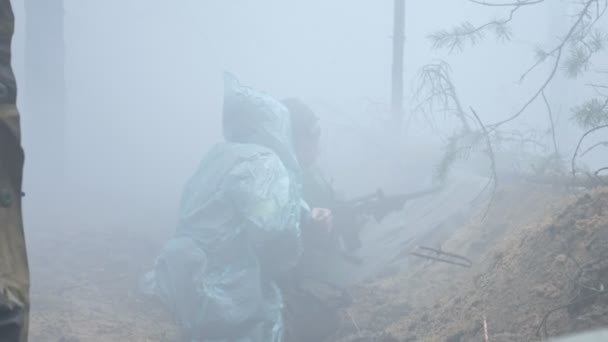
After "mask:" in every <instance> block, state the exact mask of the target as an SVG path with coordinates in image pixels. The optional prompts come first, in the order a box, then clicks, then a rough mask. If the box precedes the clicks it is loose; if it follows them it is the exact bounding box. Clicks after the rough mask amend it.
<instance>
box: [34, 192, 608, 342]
mask: <svg viewBox="0 0 608 342" xmlns="http://www.w3.org/2000/svg"><path fill="white" fill-rule="evenodd" d="M480 210H482V211H483V208H480ZM68 221H69V222H73V220H68ZM66 222H67V221H66ZM76 222H77V224H70V225H65V228H62V229H61V230H48V231H44V230H42V229H38V230H36V231H30V232H28V243H29V245H28V248H29V253H30V265H31V272H32V282H33V287H32V295H31V296H32V303H33V304H32V312H31V322H30V330H31V333H30V340H31V341H34V342H38V341H43V342H55V341H57V342H81V341H82V342H84V341H87V342H88V341H92V342H96V341H167V342H168V341H176V340H177V336H178V334H177V331H176V329H175V325H174V324H173V322H172V320H171V318H170V317H169V316H168V315H167V314H166V313H165V312H164V310H162V309H161V308H160V307H159V306H156V305H154V304H150V303H147V302H146V301H142V300H141V299H140V298H139V297H138V295H137V294H136V292H137V291H136V289H137V282H138V279H139V277H140V276H141V275H142V274H143V272H145V271H146V269H147V268H149V267H150V266H151V263H152V260H153V259H154V256H155V255H156V253H157V252H158V250H159V248H160V247H161V245H162V242H163V240H164V238H166V237H165V236H164V235H165V232H163V233H158V232H156V233H154V232H152V233H149V232H148V233H146V234H144V232H143V231H141V229H135V228H132V229H128V230H126V229H125V227H124V226H120V225H118V224H117V225H114V226H113V225H110V226H103V227H100V225H99V224H96V223H95V222H87V220H86V219H82V220H77V221H76ZM26 223H27V221H26ZM87 224H88V225H89V226H87ZM142 229H143V228H142ZM148 229H149V227H148ZM165 229H166V227H165ZM606 246H608V188H596V189H594V190H589V191H579V192H576V193H574V192H572V191H567V190H564V189H558V188H555V187H551V186H544V185H533V184H531V183H523V182H519V183H518V182H511V183H509V184H503V185H501V187H499V188H498V189H497V192H496V196H495V199H494V201H493V203H492V204H491V207H490V209H489V212H488V215H487V217H486V218H485V220H481V219H480V217H478V216H477V217H473V218H471V219H470V220H469V222H468V223H467V224H466V225H465V226H464V227H463V228H461V229H459V230H458V231H456V232H455V233H454V234H453V235H452V236H450V237H449V239H448V240H446V241H445V242H444V243H443V244H442V246H441V247H442V248H443V250H445V251H449V252H453V253H457V254H459V255H463V256H466V257H467V258H469V259H470V260H472V261H473V266H472V267H470V268H464V267H458V266H455V265H449V264H444V263H437V262H429V261H426V260H424V259H420V260H419V261H417V262H415V263H413V266H412V267H411V268H410V269H408V270H407V271H404V272H400V273H399V274H393V275H388V276H385V277H383V278H381V279H376V280H374V281H373V282H368V283H365V284H362V285H359V286H357V287H355V288H354V289H352V294H353V298H354V303H353V305H352V306H351V307H349V308H348V309H347V310H345V311H344V313H343V316H344V317H343V323H342V325H341V327H340V330H339V331H338V333H337V334H336V336H335V337H333V338H332V339H331V340H332V341H344V342H346V341H359V342H363V341H410V342H411V341H447V342H458V341H461V342H468V341H483V340H484V333H485V332H484V330H485V329H484V325H485V326H487V332H488V337H489V341H491V342H500V341H535V340H539V339H541V338H544V337H545V336H547V335H549V336H556V335H561V334H565V333H569V332H575V331H580V330H585V329H589V328H593V327H600V326H606V325H608V315H606V309H605V308H606V304H608V296H606V293H608V291H606V289H605V285H604V284H606V285H608V247H606ZM412 258H415V257H413V256H412Z"/></svg>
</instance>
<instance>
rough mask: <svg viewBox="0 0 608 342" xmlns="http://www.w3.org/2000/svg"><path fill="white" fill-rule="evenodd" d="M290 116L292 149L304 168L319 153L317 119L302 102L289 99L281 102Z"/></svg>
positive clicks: (319, 132)
mask: <svg viewBox="0 0 608 342" xmlns="http://www.w3.org/2000/svg"><path fill="white" fill-rule="evenodd" d="M282 102H283V104H284V105H285V106H286V107H287V109H289V113H290V115H291V127H292V139H293V147H294V150H295V153H296V156H297V157H298V161H299V162H300V164H301V165H302V166H304V167H306V166H310V165H311V164H313V163H314V162H315V161H316V160H317V158H318V157H319V154H320V152H321V126H320V124H319V118H318V117H317V116H316V115H315V113H314V112H313V111H312V109H310V107H308V106H307V105H306V104H305V103H304V102H302V101H300V100H298V99H295V98H289V99H285V100H283V101H282Z"/></svg>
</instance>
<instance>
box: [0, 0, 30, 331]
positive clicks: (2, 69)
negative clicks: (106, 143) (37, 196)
mask: <svg viewBox="0 0 608 342" xmlns="http://www.w3.org/2000/svg"><path fill="white" fill-rule="evenodd" d="M13 31H14V16H13V11H12V8H11V4H10V1H9V0H0V341H26V340H27V327H28V311H29V271H28V263H27V256H26V248H25V238H24V234H23V222H22V217H21V183H22V182H21V181H22V170H23V160H24V154H23V149H22V148H21V142H20V127H19V112H18V111H17V108H16V105H15V103H16V97H17V87H16V82H15V77H14V75H13V70H12V67H11V40H12V36H13Z"/></svg>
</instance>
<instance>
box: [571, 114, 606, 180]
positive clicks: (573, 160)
mask: <svg viewBox="0 0 608 342" xmlns="http://www.w3.org/2000/svg"><path fill="white" fill-rule="evenodd" d="M604 128H608V124H606V125H601V126H597V127H594V128H592V129H590V130H588V131H587V132H585V133H584V134H583V135H582V136H581V138H580V139H579V141H578V144H577V145H576V149H575V150H574V155H573V156H572V160H571V165H572V177H574V176H576V157H577V156H578V151H579V150H580V148H581V144H582V143H583V140H585V138H586V137H587V136H588V135H589V134H591V133H593V132H595V131H598V130H600V129H604Z"/></svg>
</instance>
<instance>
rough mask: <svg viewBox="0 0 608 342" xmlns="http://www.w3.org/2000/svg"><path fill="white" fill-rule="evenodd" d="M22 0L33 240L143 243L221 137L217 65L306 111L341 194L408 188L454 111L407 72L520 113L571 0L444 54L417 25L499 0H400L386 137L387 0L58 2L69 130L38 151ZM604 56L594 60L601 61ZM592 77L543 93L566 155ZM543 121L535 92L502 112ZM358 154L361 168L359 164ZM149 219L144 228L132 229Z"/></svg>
mask: <svg viewBox="0 0 608 342" xmlns="http://www.w3.org/2000/svg"><path fill="white" fill-rule="evenodd" d="M22 2H23V1H22V0H20V1H14V6H15V13H16V17H17V34H16V37H15V39H14V47H15V51H14V56H13V64H14V67H15V70H16V74H17V78H18V84H19V86H20V96H19V101H20V104H19V105H20V108H22V122H23V126H22V130H23V144H24V148H25V151H26V156H27V161H26V169H25V188H24V191H25V192H26V198H25V217H26V227H27V231H28V237H30V238H31V237H32V236H33V235H34V234H38V233H40V232H44V233H45V234H49V235H52V234H53V232H55V231H58V230H61V229H66V226H70V225H72V226H78V225H82V227H85V228H83V229H87V228H86V227H89V228H90V229H91V230H92V231H93V230H94V229H104V228H106V227H107V229H111V230H116V231H123V232H125V233H127V234H141V236H142V237H141V238H142V240H145V239H149V238H150V237H149V236H153V237H154V239H156V240H155V241H162V239H160V238H164V237H167V236H169V235H170V234H171V233H172V231H173V229H174V227H175V222H176V211H177V207H178V205H179V198H180V193H181V190H182V186H183V185H184V183H185V181H186V180H187V179H188V177H189V176H190V175H191V174H192V172H193V171H194V169H195V168H196V165H197V164H198V163H199V161H200V160H201V158H202V156H203V155H204V154H205V152H206V151H207V150H208V149H209V148H210V147H211V146H212V145H213V144H214V143H216V142H218V141H221V140H222V135H221V113H222V101H223V84H222V73H223V72H224V71H230V72H231V73H233V74H235V75H236V76H237V77H238V78H239V79H240V80H241V82H242V83H243V84H246V85H248V86H251V87H253V88H256V89H260V90H263V91H265V92H268V93H269V94H272V95H273V96H276V97H277V98H284V97H299V98H301V99H303V100H304V101H305V102H307V103H309V104H310V105H311V106H312V107H313V108H314V109H315V111H316V112H317V113H318V114H319V115H320V116H321V118H322V121H321V122H322V126H323V129H324V135H323V139H324V153H323V157H322V160H321V164H322V165H323V166H324V167H325V168H326V169H327V170H328V171H329V173H330V175H329V176H330V177H331V178H333V179H334V180H335V182H336V184H337V185H338V186H340V187H341V188H342V189H343V191H344V192H346V193H348V194H355V193H360V192H365V191H371V190H373V189H375V188H376V187H378V186H383V187H387V188H388V187H391V186H392V188H391V189H392V190H395V191H399V192H405V191H411V190H417V189H415V188H416V187H418V188H420V187H423V186H424V185H426V184H430V178H431V176H432V174H433V172H434V167H435V165H436V163H437V161H438V157H439V153H440V151H441V147H442V145H441V144H442V142H443V141H444V139H446V138H447V137H448V136H449V135H450V134H451V133H453V132H454V130H455V129H456V125H455V122H454V121H450V120H447V121H443V120H442V119H441V118H438V119H437V122H438V124H437V126H438V129H437V130H434V129H432V128H431V127H429V125H428V122H427V120H425V119H424V118H423V117H422V116H421V115H419V114H418V115H416V114H415V113H414V112H413V110H412V109H413V107H414V103H413V100H414V96H413V94H414V91H415V89H416V86H417V80H418V77H417V75H418V72H419V70H420V68H421V67H422V66H424V65H426V64H428V63H431V62H433V61H437V60H445V61H446V62H448V63H449V64H450V65H451V68H452V77H453V81H454V85H455V86H456V90H457V92H458V95H459V97H460V100H461V102H462V104H463V107H464V108H465V109H466V110H467V111H468V108H469V107H472V108H474V109H475V111H476V112H477V113H478V114H479V116H480V118H481V119H482V120H483V122H484V123H486V124H489V123H494V122H497V121H500V120H502V119H504V118H506V117H509V116H510V115H512V114H513V113H515V112H517V111H518V110H519V108H521V107H522V106H523V104H524V103H525V102H526V101H527V100H528V99H529V97H530V94H531V93H532V92H533V91H535V90H536V89H538V87H539V85H540V84H542V82H544V80H545V79H546V76H547V75H548V73H549V72H550V67H551V65H550V64H548V65H544V66H542V67H541V68H539V69H537V70H535V71H534V72H533V73H532V74H531V75H530V76H529V77H528V78H526V80H525V82H523V83H521V84H520V83H519V82H518V80H519V78H520V76H521V74H522V73H523V72H524V71H525V70H526V69H528V68H529V67H530V66H531V65H533V64H534V63H535V61H536V59H535V52H534V50H535V48H537V47H541V48H545V49H549V48H551V47H552V46H554V45H555V44H556V43H557V42H558V39H559V37H561V36H563V35H564V30H566V29H567V28H568V25H569V21H568V20H570V19H571V18H570V17H567V16H566V15H565V14H568V13H569V11H570V10H569V9H567V6H569V5H568V2H564V1H554V2H548V3H547V4H546V5H543V6H539V7H538V8H536V7H535V8H532V9H525V10H522V11H520V13H518V15H517V16H516V18H515V19H514V20H513V22H512V29H513V33H512V37H513V39H512V40H511V41H509V42H497V41H496V39H495V38H494V37H493V36H492V35H487V36H486V37H485V39H484V40H483V41H482V42H480V43H479V44H477V45H475V46H472V47H469V46H468V45H467V46H466V48H465V49H464V50H463V51H462V52H460V51H454V52H452V53H450V52H449V51H447V50H445V49H432V44H431V42H430V41H429V38H428V36H429V34H431V33H433V32H434V31H436V30H439V29H449V28H451V27H453V26H455V25H458V24H460V23H461V22H463V21H470V22H471V23H473V24H481V23H484V22H486V21H488V20H490V19H493V18H497V17H498V18H503V17H505V16H508V10H507V11H505V9H504V8H501V7H483V6H477V5H475V4H472V3H470V2H467V1H455V0H449V1H446V0H425V1H408V2H407V9H406V29H405V32H406V43H405V65H404V73H405V76H404V79H405V93H404V97H405V101H404V108H405V117H404V126H403V135H402V136H399V137H394V136H390V137H389V136H388V134H383V133H382V132H383V131H382V129H383V128H385V127H386V126H385V123H383V122H384V121H383V120H385V119H386V118H387V117H388V115H389V114H390V113H389V103H390V94H391V89H390V86H391V62H392V41H391V35H392V30H393V1H386V0H385V1H352V0H331V1H327V0H309V1H285V0H261V1H251V0H231V1H209V0H203V1H201V0H181V1H171V2H169V1H158V0H106V1H90V0H89V1H84V0H65V1H64V6H65V16H64V24H65V31H64V40H65V46H57V49H62V48H65V77H66V84H65V94H66V104H67V113H66V117H65V122H64V124H65V128H66V131H65V132H66V136H65V145H64V146H63V150H59V151H49V150H48V145H47V144H46V142H45V141H42V140H41V139H39V138H38V137H37V136H36V135H34V134H32V133H31V132H34V131H35V129H34V127H36V120H37V118H36V117H33V116H32V115H30V113H28V111H27V108H28V103H27V102H26V101H27V100H26V99H28V96H27V93H28V84H27V80H26V79H25V76H24V75H25V74H26V68H27V65H26V64H25V57H24V54H25V39H26V35H27V32H26V25H25V22H26V21H27V19H28V17H27V13H26V11H25V9H24V6H23V3H22ZM33 25H41V26H44V25H45V23H43V22H42V23H35V24H33ZM38 58H39V63H47V62H49V61H48V60H45V58H46V56H38ZM601 63H602V61H601V60H598V61H596V64H595V65H594V66H593V68H600V69H601V68H602V67H605V66H606V65H601ZM604 63H606V62H604ZM591 81H593V80H592V79H589V80H586V79H578V80H570V79H568V78H567V77H566V76H564V73H563V72H562V71H561V70H560V71H559V72H558V75H557V76H556V78H555V80H554V82H552V83H551V85H550V86H549V88H548V89H547V97H548V99H549V101H550V103H551V105H552V108H553V112H554V114H555V115H556V117H558V118H559V119H558V126H557V137H558V144H559V146H560V148H562V150H561V152H562V153H564V155H566V156H570V155H571V153H572V152H573V147H574V146H575V145H574V144H575V142H576V140H577V139H578V137H579V136H580V133H581V132H580V130H579V129H578V128H576V127H575V126H574V125H573V124H572V121H571V119H570V117H571V108H572V107H573V106H575V105H578V104H580V103H582V102H583V100H585V99H586V98H587V97H588V96H589V95H592V91H591V89H587V88H585V87H583V86H581V85H582V84H584V83H586V82H591ZM46 114H47V115H53V114H54V113H46ZM541 126H542V127H543V129H544V128H545V127H547V114H546V109H545V105H544V104H543V102H542V101H541V100H537V101H535V102H534V103H533V104H532V105H531V106H530V107H529V108H528V109H527V110H526V111H525V112H524V113H523V114H522V117H521V120H518V121H516V122H514V123H513V127H518V128H521V127H524V128H525V127H537V128H538V127H541ZM38 129H39V128H38ZM49 153H50V154H49ZM53 153H57V154H58V155H59V154H63V155H65V156H67V157H66V158H65V159H62V158H54V157H53ZM57 160H65V163H66V164H65V165H64V174H63V176H61V175H57V174H52V173H51V172H48V170H50V168H46V167H45V166H48V165H49V164H48V163H51V164H52V163H55V162H57ZM362 162H364V163H366V164H365V165H367V167H357V165H360V164H361V163H362ZM352 170H357V172H351V171H352ZM93 227H95V228H93ZM74 229H75V228H74ZM148 229H149V231H150V234H151V235H149V236H148V235H146V234H144V233H142V232H145V231H146V230H148ZM117 236H118V235H117ZM159 243H160V242H159ZM35 277H36V275H34V279H35ZM34 286H37V285H34Z"/></svg>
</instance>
